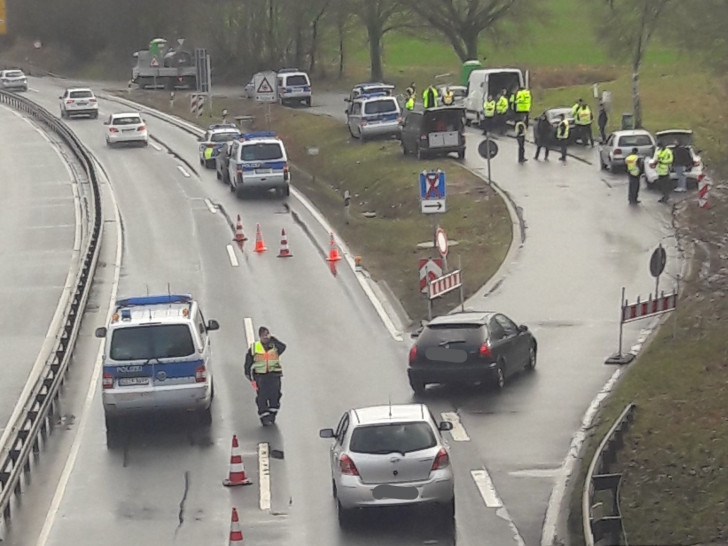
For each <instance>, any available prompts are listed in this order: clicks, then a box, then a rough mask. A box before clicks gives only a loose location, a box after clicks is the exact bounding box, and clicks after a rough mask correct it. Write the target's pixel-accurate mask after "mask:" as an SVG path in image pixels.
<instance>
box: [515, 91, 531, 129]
mask: <svg viewBox="0 0 728 546" xmlns="http://www.w3.org/2000/svg"><path fill="white" fill-rule="evenodd" d="M530 112H531V91H529V90H528V89H527V88H525V87H520V88H519V89H518V92H517V93H516V114H517V115H518V118H519V119H522V120H523V121H525V122H526V125H528V116H529V114H530Z"/></svg>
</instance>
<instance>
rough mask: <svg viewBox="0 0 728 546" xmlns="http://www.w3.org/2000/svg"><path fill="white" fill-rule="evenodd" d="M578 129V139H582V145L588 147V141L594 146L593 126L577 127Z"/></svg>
mask: <svg viewBox="0 0 728 546" xmlns="http://www.w3.org/2000/svg"><path fill="white" fill-rule="evenodd" d="M576 127H577V129H579V135H578V138H580V139H581V142H582V144H584V146H586V144H587V141H588V142H589V143H590V144H591V145H592V146H594V135H592V126H591V124H589V125H577V126H576Z"/></svg>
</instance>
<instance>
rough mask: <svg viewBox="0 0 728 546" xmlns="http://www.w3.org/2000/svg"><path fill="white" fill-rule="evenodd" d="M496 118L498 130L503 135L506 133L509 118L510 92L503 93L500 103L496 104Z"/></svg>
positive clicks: (504, 91) (499, 98)
mask: <svg viewBox="0 0 728 546" xmlns="http://www.w3.org/2000/svg"><path fill="white" fill-rule="evenodd" d="M495 116H496V124H497V125H498V130H499V131H500V133H501V134H503V133H505V132H506V118H507V117H508V91H506V90H505V89H504V90H503V91H501V94H500V96H499V97H498V101H497V102H496V103H495Z"/></svg>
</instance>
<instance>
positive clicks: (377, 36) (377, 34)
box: [367, 25, 384, 81]
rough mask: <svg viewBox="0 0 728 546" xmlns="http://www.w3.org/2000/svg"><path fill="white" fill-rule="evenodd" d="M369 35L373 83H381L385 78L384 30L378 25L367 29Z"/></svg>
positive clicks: (370, 73) (370, 72) (370, 76)
mask: <svg viewBox="0 0 728 546" xmlns="http://www.w3.org/2000/svg"><path fill="white" fill-rule="evenodd" d="M367 32H368V33H369V59H370V71H369V78H370V79H371V81H379V80H381V79H383V78H384V75H383V73H382V29H381V28H379V27H378V26H376V25H369V26H368V27H367Z"/></svg>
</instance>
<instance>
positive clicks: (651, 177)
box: [645, 129, 705, 187]
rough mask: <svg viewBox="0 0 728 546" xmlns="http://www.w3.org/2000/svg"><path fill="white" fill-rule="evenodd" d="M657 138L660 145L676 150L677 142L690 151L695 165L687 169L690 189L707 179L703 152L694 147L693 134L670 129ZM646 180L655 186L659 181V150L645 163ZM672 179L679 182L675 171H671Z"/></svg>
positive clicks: (660, 132)
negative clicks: (702, 157) (701, 155)
mask: <svg viewBox="0 0 728 546" xmlns="http://www.w3.org/2000/svg"><path fill="white" fill-rule="evenodd" d="M655 138H656V139H657V142H658V144H666V145H667V147H668V148H670V149H673V148H675V141H677V142H678V143H679V144H680V146H684V147H686V148H687V149H688V151H689V152H690V156H691V157H692V160H693V164H692V165H690V166H689V167H688V168H687V169H686V172H685V177H686V178H687V184H688V186H689V187H692V186H697V185H698V183H699V182H700V181H701V180H703V178H704V177H705V172H704V168H703V160H702V159H701V157H700V153H701V150H696V149H695V148H694V146H693V132H692V131H690V130H686V129H670V130H668V131H659V132H657V133H655ZM645 178H646V179H647V184H653V183H655V182H656V181H657V178H658V176H657V150H655V154H654V156H653V157H652V158H651V159H650V160H649V161H645ZM670 178H671V179H672V180H677V173H675V170H674V169H670Z"/></svg>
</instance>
